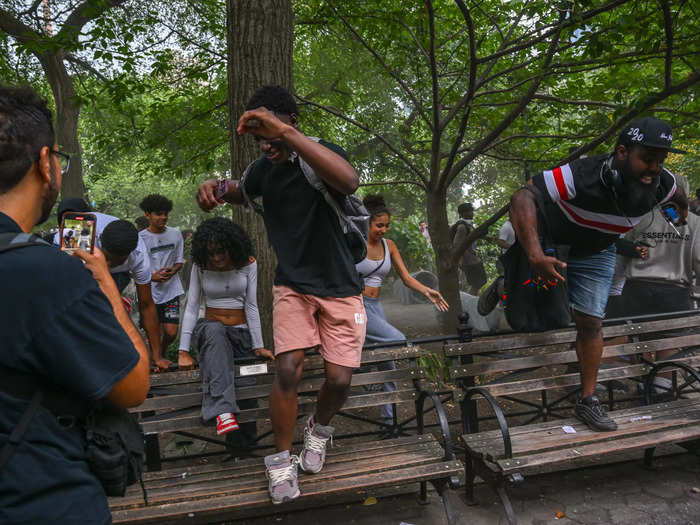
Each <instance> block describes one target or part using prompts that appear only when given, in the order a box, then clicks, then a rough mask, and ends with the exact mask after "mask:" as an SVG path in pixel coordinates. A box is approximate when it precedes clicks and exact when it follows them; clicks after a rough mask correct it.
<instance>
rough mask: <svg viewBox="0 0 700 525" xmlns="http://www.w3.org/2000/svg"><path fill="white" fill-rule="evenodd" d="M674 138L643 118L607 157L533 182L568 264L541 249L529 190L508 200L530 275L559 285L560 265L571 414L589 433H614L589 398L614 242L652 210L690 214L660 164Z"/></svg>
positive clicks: (660, 124)
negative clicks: (575, 383)
mask: <svg viewBox="0 0 700 525" xmlns="http://www.w3.org/2000/svg"><path fill="white" fill-rule="evenodd" d="M672 140H673V137H672V135H671V127H670V126H669V125H668V124H667V123H666V122H663V121H661V120H658V119H655V118H653V117H644V118H641V119H637V120H635V121H633V122H630V123H629V124H628V125H627V126H626V127H625V128H624V130H623V131H622V133H621V134H620V136H619V138H618V141H617V144H616V146H615V150H614V152H613V153H612V154H609V155H598V156H594V157H588V158H582V159H578V160H575V161H573V162H571V163H570V164H564V165H563V166H559V167H557V168H554V169H553V170H551V171H544V172H543V173H541V174H539V175H536V176H535V177H533V179H532V181H531V184H533V185H534V186H535V187H536V188H537V189H539V190H540V192H541V193H542V194H543V195H544V201H545V214H546V218H547V222H548V224H549V229H550V233H551V235H552V240H553V241H554V242H555V243H556V244H562V245H569V246H570V252H569V259H568V261H567V262H566V263H565V262H563V261H560V260H558V259H556V258H555V257H549V256H547V255H545V253H544V252H543V250H542V246H541V244H540V240H539V236H538V229H537V213H536V205H535V199H534V196H533V195H532V193H531V192H530V191H527V190H526V189H521V190H519V191H517V192H516V193H515V194H514V195H513V197H512V199H511V208H510V217H511V222H512V223H513V227H514V229H515V233H516V237H517V239H518V242H519V243H520V245H521V246H522V247H523V249H524V251H525V253H527V255H528V258H529V260H530V267H531V269H532V273H533V276H538V277H542V278H544V279H547V280H552V281H558V280H562V281H563V280H564V278H563V277H562V275H561V274H560V273H559V270H560V269H562V268H566V272H567V283H568V287H569V301H570V304H571V308H572V310H573V317H574V322H575V324H576V330H577V337H576V353H577V355H578V360H579V363H580V366H581V387H582V393H581V399H580V400H579V401H578V402H577V403H576V407H575V409H574V413H575V415H576V416H577V417H578V418H579V419H581V420H582V421H583V422H585V423H586V424H587V425H588V426H589V427H591V428H592V429H594V430H615V429H617V424H616V423H615V421H613V420H612V419H611V418H610V417H609V416H608V415H607V414H606V413H605V411H604V410H603V408H602V407H601V406H600V402H599V400H598V398H596V396H595V395H594V392H595V384H596V379H597V376H598V367H599V365H600V359H601V354H602V351H603V338H602V330H601V321H602V318H603V317H604V316H605V307H606V303H607V299H608V295H609V292H610V285H611V283H612V278H613V273H614V269H615V244H614V243H615V241H616V240H617V239H618V238H619V237H620V235H622V234H625V233H627V232H628V231H630V230H631V229H632V228H633V227H634V226H636V225H637V224H638V223H639V221H640V220H641V219H642V217H643V216H644V215H645V214H646V213H648V212H649V211H650V210H651V209H653V208H654V207H655V206H658V205H661V204H663V203H666V202H669V201H672V202H675V203H676V204H677V205H678V207H679V210H680V215H681V219H682V220H683V221H684V220H685V218H686V216H687V213H688V200H687V197H686V195H685V192H684V191H683V190H682V189H679V188H678V186H677V185H676V179H675V177H674V175H673V174H672V173H671V172H670V171H668V170H666V169H664V167H663V163H664V160H665V159H666V155H667V154H668V152H669V151H672V152H680V151H679V150H675V149H673V148H671V142H672ZM680 153H682V152H680Z"/></svg>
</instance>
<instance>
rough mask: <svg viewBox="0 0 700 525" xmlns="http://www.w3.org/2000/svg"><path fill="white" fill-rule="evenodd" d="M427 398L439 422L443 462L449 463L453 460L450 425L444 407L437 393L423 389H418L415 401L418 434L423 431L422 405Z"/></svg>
mask: <svg viewBox="0 0 700 525" xmlns="http://www.w3.org/2000/svg"><path fill="white" fill-rule="evenodd" d="M427 398H430V399H431V400H432V402H433V406H434V407H435V412H436V413H437V415H438V419H439V420H440V431H441V432H442V440H443V443H444V448H445V461H451V460H452V459H454V451H453V448H452V436H451V435H450V424H449V420H448V419H447V414H446V413H445V407H444V406H443V404H442V401H441V400H440V396H439V395H438V393H437V392H434V391H432V390H425V389H423V388H419V389H418V399H416V423H417V424H418V433H419V434H422V433H423V430H424V423H423V419H424V418H423V415H424V412H423V405H424V404H425V400H426V399H427Z"/></svg>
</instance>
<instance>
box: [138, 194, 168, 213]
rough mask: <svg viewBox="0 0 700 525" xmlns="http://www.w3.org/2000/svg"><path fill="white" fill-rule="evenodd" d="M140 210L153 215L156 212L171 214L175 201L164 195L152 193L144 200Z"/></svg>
mask: <svg viewBox="0 0 700 525" xmlns="http://www.w3.org/2000/svg"><path fill="white" fill-rule="evenodd" d="M139 208H141V209H142V210H143V212H144V213H153V212H154V211H155V212H159V211H164V212H167V213H170V212H171V211H172V209H173V201H171V200H170V199H168V198H167V197H164V196H163V195H159V194H157V193H151V194H150V195H147V196H146V197H144V198H143V200H142V201H141V204H139Z"/></svg>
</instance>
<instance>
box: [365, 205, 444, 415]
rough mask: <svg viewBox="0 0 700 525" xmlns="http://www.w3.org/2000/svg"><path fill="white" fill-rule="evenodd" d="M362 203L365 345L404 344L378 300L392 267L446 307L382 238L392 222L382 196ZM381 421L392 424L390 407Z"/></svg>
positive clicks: (390, 385)
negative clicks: (365, 221) (365, 217)
mask: <svg viewBox="0 0 700 525" xmlns="http://www.w3.org/2000/svg"><path fill="white" fill-rule="evenodd" d="M363 203H364V205H365V207H366V208H367V210H368V211H369V213H370V216H371V218H370V225H369V236H368V238H367V257H366V258H365V259H364V260H362V261H360V262H359V263H358V264H357V265H356V268H357V272H358V273H359V274H360V277H361V278H362V281H363V284H364V289H363V290H362V300H363V302H364V305H365V312H366V314H367V336H366V338H365V342H366V343H387V342H390V341H403V340H405V339H406V336H405V335H404V334H403V333H401V332H400V331H399V330H398V329H397V328H395V327H394V326H392V325H391V324H389V321H387V319H386V315H385V314H384V309H383V308H382V303H381V300H380V299H379V292H380V290H381V286H382V284H383V282H384V279H385V278H386V276H387V274H388V273H389V271H390V270H391V267H392V265H393V267H394V268H395V269H396V273H397V274H398V276H399V277H400V278H401V280H402V281H403V283H404V284H405V285H406V286H407V287H408V288H411V289H412V290H415V291H417V292H418V293H422V294H423V295H425V296H426V297H427V298H428V299H430V301H431V302H432V303H433V304H434V305H435V308H437V309H438V310H440V311H442V312H446V311H447V310H448V309H449V306H448V304H447V302H446V301H445V299H444V298H443V297H442V295H441V294H440V292H438V291H437V290H433V289H432V288H428V287H427V286H425V285H424V284H421V283H420V282H418V281H417V280H416V279H414V278H413V277H411V274H410V273H408V269H407V268H406V265H405V264H404V262H403V259H402V258H401V253H400V252H399V249H398V248H397V247H396V244H394V242H393V241H391V240H390V239H385V238H384V236H385V235H386V233H387V231H388V230H389V224H390V222H391V214H390V213H389V210H388V209H387V207H386V204H385V203H384V197H382V196H381V195H367V196H366V197H365V198H364V199H363ZM394 368H395V365H394V362H393V361H389V362H387V363H385V364H384V366H382V368H381V369H382V370H393V369H394ZM383 388H384V391H386V392H393V391H395V390H396V383H393V382H390V383H384V386H383ZM382 419H383V420H384V423H385V424H387V425H391V424H392V423H393V419H394V413H393V407H392V405H384V406H383V407H382Z"/></svg>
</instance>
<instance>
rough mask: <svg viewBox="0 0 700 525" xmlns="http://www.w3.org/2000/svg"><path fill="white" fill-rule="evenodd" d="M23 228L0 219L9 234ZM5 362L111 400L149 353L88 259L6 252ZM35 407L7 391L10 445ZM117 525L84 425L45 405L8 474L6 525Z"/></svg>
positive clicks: (2, 494)
mask: <svg viewBox="0 0 700 525" xmlns="http://www.w3.org/2000/svg"><path fill="white" fill-rule="evenodd" d="M3 232H17V233H19V232H20V228H19V227H18V226H17V224H16V223H15V222H14V221H13V220H12V219H10V218H9V217H8V216H7V215H5V214H3V213H0V233H3ZM0 276H2V277H1V278H0V297H2V301H0V333H1V334H2V345H0V364H2V365H3V366H5V367H8V368H12V369H15V370H18V371H20V372H24V373H31V374H35V375H36V376H38V377H40V378H41V377H46V378H47V382H48V381H51V382H52V383H53V385H55V386H58V387H60V388H65V389H66V390H68V391H70V392H72V393H74V394H77V395H79V396H81V397H83V398H85V399H88V400H98V399H101V398H103V397H105V396H106V395H107V394H108V393H109V392H110V391H111V390H112V388H113V387H114V385H115V384H116V383H118V382H119V381H120V380H121V379H123V378H124V377H125V376H126V375H127V374H128V373H129V372H130V371H131V370H132V369H133V368H134V367H135V366H136V364H137V363H138V360H139V356H138V353H137V351H136V349H135V348H134V346H133V344H132V343H131V340H130V339H129V337H128V336H127V335H126V333H125V332H124V330H123V329H122V328H121V326H120V325H119V323H118V322H117V320H116V318H115V317H114V312H113V311H112V307H111V305H110V303H109V302H108V301H107V298H106V297H105V296H104V294H103V293H102V292H101V291H100V289H99V287H98V286H97V283H96V282H95V279H94V278H93V277H92V274H91V273H90V272H89V271H88V270H87V269H86V268H85V267H84V265H83V263H82V262H81V261H80V260H79V259H77V258H75V257H72V256H69V255H66V254H65V253H62V252H60V251H59V250H58V249H57V248H56V247H53V246H29V247H26V248H18V249H15V250H10V251H7V252H4V253H0ZM28 405H29V402H28V401H25V400H21V399H19V398H16V397H13V396H11V395H8V394H7V393H4V392H2V391H0V406H1V407H2V409H1V410H0V449H1V448H2V447H3V446H4V445H5V443H6V442H7V439H8V436H9V434H10V432H11V431H12V430H13V429H14V428H15V426H16V425H17V422H18V421H19V419H20V417H21V415H22V414H23V413H24V411H25V410H26V408H27V406H28ZM110 522H111V514H110V512H109V507H108V505H107V497H106V496H105V493H104V490H103V489H102V486H101V485H100V482H99V481H98V480H97V478H95V476H94V475H93V474H92V473H91V472H90V470H89V468H88V465H87V463H86V462H85V453H84V448H83V442H82V438H81V436H80V433H79V432H78V430H77V429H66V428H64V427H63V426H61V425H59V424H58V422H57V421H56V418H55V416H54V415H53V414H52V413H51V412H49V411H48V410H47V409H45V408H43V407H42V408H40V409H39V411H38V412H37V413H36V414H35V415H34V417H33V419H32V422H31V424H30V426H29V429H28V430H27V433H26V434H25V435H24V438H23V439H22V442H21V443H20V445H19V447H18V449H17V450H16V452H15V454H14V455H13V456H12V458H11V459H10V461H9V462H8V464H7V465H6V466H5V468H4V469H3V472H2V475H0V523H3V524H9V523H12V524H20V523H21V524H27V525H28V524H36V523H61V524H63V523H66V524H68V523H70V524H75V523H81V524H103V523H110Z"/></svg>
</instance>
